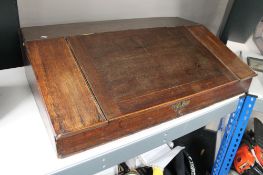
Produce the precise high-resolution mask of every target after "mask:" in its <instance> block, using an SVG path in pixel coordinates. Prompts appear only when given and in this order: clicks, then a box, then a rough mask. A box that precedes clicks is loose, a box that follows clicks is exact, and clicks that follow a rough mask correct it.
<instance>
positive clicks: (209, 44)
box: [185, 25, 257, 80]
mask: <svg viewBox="0 0 263 175" xmlns="http://www.w3.org/2000/svg"><path fill="white" fill-rule="evenodd" d="M185 28H186V29H187V30H188V31H189V32H190V33H191V34H192V35H193V36H194V37H195V38H196V39H197V40H198V41H199V42H200V43H201V44H202V45H203V46H204V47H205V48H206V49H208V50H209V52H211V53H212V54H213V55H214V56H215V57H216V58H217V59H218V60H219V61H220V62H221V63H222V64H223V65H224V66H225V67H226V68H227V69H228V70H229V71H230V72H231V73H232V74H233V75H234V76H235V77H237V78H238V79H240V80H245V79H249V78H251V77H254V76H256V75H257V74H256V73H255V72H254V71H253V70H252V69H250V67H249V66H248V65H247V64H245V63H243V62H242V61H241V60H240V59H239V58H238V57H237V56H236V55H235V54H234V53H232V51H231V50H230V49H228V48H227V47H225V45H224V43H222V42H221V41H220V40H219V39H218V38H216V36H214V35H213V34H212V33H211V32H210V31H209V30H208V29H207V28H205V27H204V26H202V25H197V26H185ZM219 48H220V49H219Z"/></svg>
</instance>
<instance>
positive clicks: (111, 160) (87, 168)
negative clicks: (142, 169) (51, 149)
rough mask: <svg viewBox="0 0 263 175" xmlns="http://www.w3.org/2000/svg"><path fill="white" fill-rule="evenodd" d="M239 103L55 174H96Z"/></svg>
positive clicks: (260, 104) (262, 103)
mask: <svg viewBox="0 0 263 175" xmlns="http://www.w3.org/2000/svg"><path fill="white" fill-rule="evenodd" d="M237 105H238V98H237V99H236V100H234V101H230V102H228V103H225V104H224V105H222V106H220V107H217V108H214V109H212V110H209V111H207V112H206V113H204V114H201V115H199V116H196V117H195V118H194V119H191V120H189V121H185V122H182V123H178V124H177V125H175V126H173V127H171V128H168V129H166V130H165V131H161V132H159V133H156V134H153V135H151V136H149V137H147V138H145V139H143V140H139V141H136V142H134V143H131V144H128V145H126V146H125V147H122V148H119V149H116V150H111V151H109V152H107V153H104V154H101V155H98V156H97V157H96V158H94V159H90V160H87V161H83V162H79V163H77V164H75V165H73V166H70V167H67V168H65V169H61V170H59V171H56V172H54V174H55V175H71V174H79V175H82V174H83V175H84V174H85V175H86V174H94V173H96V172H100V171H102V170H105V169H107V168H109V167H112V166H114V165H116V164H119V163H121V162H123V161H126V160H128V159H130V158H133V157H136V156H137V155H139V154H141V153H144V152H146V151H149V150H151V149H154V148H156V147H158V146H161V145H162V144H164V143H167V142H170V141H172V140H174V139H176V138H179V137H181V136H183V135H186V134H188V133H190V132H192V131H194V130H196V129H198V128H201V127H203V126H205V125H207V124H208V123H209V122H211V121H213V120H215V119H219V118H221V117H224V116H226V115H228V114H230V113H232V112H233V111H234V110H235V108H236V106H237ZM255 110H257V111H260V112H263V100H262V99H259V100H257V103H256V106H255ZM178 131H180V132H178Z"/></svg>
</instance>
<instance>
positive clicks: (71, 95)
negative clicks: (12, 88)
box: [26, 38, 106, 138]
mask: <svg viewBox="0 0 263 175" xmlns="http://www.w3.org/2000/svg"><path fill="white" fill-rule="evenodd" d="M26 49H27V55H28V59H29V61H30V63H31V65H32V67H33V71H34V73H35V76H36V80H37V84H38V87H39V91H40V94H41V96H42V98H43V101H44V102H45V106H46V109H47V112H48V114H49V117H50V119H51V122H52V125H53V128H54V130H55V133H56V137H57V138H58V137H61V135H63V134H66V133H71V132H78V131H80V130H82V129H83V128H87V127H88V128H92V127H95V126H96V125H99V124H103V123H105V122H106V120H105V118H104V116H103V114H102V113H101V112H100V110H99V109H98V106H97V105H96V102H95V100H94V97H93V95H92V94H91V92H90V90H89V89H88V86H87V84H86V82H85V79H84V78H83V76H82V74H81V72H80V70H79V68H78V66H77V64H76V63H75V60H74V58H73V56H72V54H71V52H70V50H69V48H68V46H67V43H66V41H65V40H64V39H63V38H59V39H52V40H42V41H31V42H28V43H27V44H26Z"/></svg>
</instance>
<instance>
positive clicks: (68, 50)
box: [25, 19, 256, 157]
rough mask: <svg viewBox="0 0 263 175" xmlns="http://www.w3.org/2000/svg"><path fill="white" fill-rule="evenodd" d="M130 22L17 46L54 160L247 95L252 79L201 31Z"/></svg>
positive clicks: (244, 67) (246, 69)
mask: <svg viewBox="0 0 263 175" xmlns="http://www.w3.org/2000/svg"><path fill="white" fill-rule="evenodd" d="M135 21H136V20H135ZM130 22H131V21H129V22H128V23H130ZM148 22H149V21H148ZM120 23H121V22H117V23H116V24H117V25H118V26H114V23H112V26H111V27H112V28H118V27H120V26H121V24H120ZM132 23H135V24H137V25H136V27H138V28H139V29H134V28H132V30H122V31H111V30H110V31H111V32H102V31H104V30H107V29H102V28H100V30H99V31H100V32H99V33H94V34H89V35H86V33H83V34H85V35H77V36H67V37H63V38H52V39H42V40H32V41H30V40H28V41H27V40H26V41H25V52H26V54H25V56H26V57H27V58H26V59H28V62H29V63H30V65H29V67H30V70H31V73H28V79H29V80H30V81H31V84H32V85H33V86H34V87H33V91H34V92H37V93H34V95H35V96H37V98H36V99H37V103H38V105H39V106H40V111H41V113H42V116H43V118H44V120H47V121H50V122H49V123H48V122H47V123H48V124H47V125H51V126H50V127H52V128H53V129H54V133H53V135H54V137H53V139H54V141H55V146H56V148H57V153H58V156H59V157H65V156H68V155H71V154H74V153H76V152H80V151H83V150H86V149H88V148H90V147H93V146H96V145H98V144H103V143H105V142H108V141H111V140H113V139H117V138H119V137H122V136H126V135H128V134H131V133H134V132H137V131H140V130H142V129H145V128H148V127H151V126H154V125H157V124H160V123H162V122H164V121H167V120H171V119H174V118H176V117H180V116H182V115H184V114H187V113H189V112H193V111H196V110H198V109H202V108H204V107H207V106H209V105H211V104H214V103H216V102H219V101H221V100H224V99H227V98H230V97H233V96H235V95H238V94H241V93H244V92H247V90H248V88H249V85H250V83H251V80H252V77H253V76H255V75H256V74H255V73H254V72H253V71H252V70H251V69H250V68H249V67H248V66H247V65H245V64H244V63H243V62H242V61H240V60H239V58H238V57H237V56H235V55H234V54H233V53H232V52H231V51H230V50H229V49H227V48H226V46H225V45H224V44H223V43H222V42H220V41H219V40H218V39H217V38H216V37H215V36H214V35H213V34H211V33H210V32H209V31H208V30H207V29H206V28H205V27H203V26H201V25H194V26H179V27H164V26H160V27H156V26H155V27H152V28H147V27H146V28H144V27H143V26H142V27H139V26H138V24H140V23H141V21H140V22H139V23H136V22H134V21H133V22H132ZM158 23H161V22H160V19H158ZM99 24H100V23H99ZM126 24H127V22H126ZM151 24H154V25H156V24H157V23H154V22H153V21H152V19H151ZM93 25H94V24H93ZM147 25H148V24H147ZM85 26H86V27H87V28H89V27H88V26H87V24H85ZM95 26H96V27H98V26H97V24H96V25H95ZM102 26H103V25H102ZM104 26H105V25H104ZM93 27H94V26H93ZM49 28H50V27H49ZM51 28H52V27H51ZM30 30H33V29H30ZM63 30H65V31H67V32H70V30H67V29H63ZM42 31H44V29H43V30H42ZM27 35H28V33H27ZM54 36H56V35H54ZM31 39H32V38H31ZM31 68H32V69H31ZM28 70H29V69H28ZM29 72H30V71H29ZM32 77H35V78H32ZM32 81H35V82H32ZM38 99H40V100H38Z"/></svg>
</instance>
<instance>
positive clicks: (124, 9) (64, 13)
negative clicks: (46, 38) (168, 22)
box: [18, 0, 228, 33]
mask: <svg viewBox="0 0 263 175" xmlns="http://www.w3.org/2000/svg"><path fill="white" fill-rule="evenodd" d="M227 2H228V0H18V9H19V16H20V24H21V26H22V27H27V26H38V25H49V24H63V23H72V22H83V21H99V20H110V19H125V18H142V17H167V16H169V17H171V16H178V17H183V18H186V19H189V20H192V21H195V22H199V23H201V24H204V25H206V26H207V27H208V28H209V29H210V30H211V31H212V32H214V33H217V31H218V29H219V26H220V23H221V21H222V18H223V15H224V12H225V8H226V5H227Z"/></svg>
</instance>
